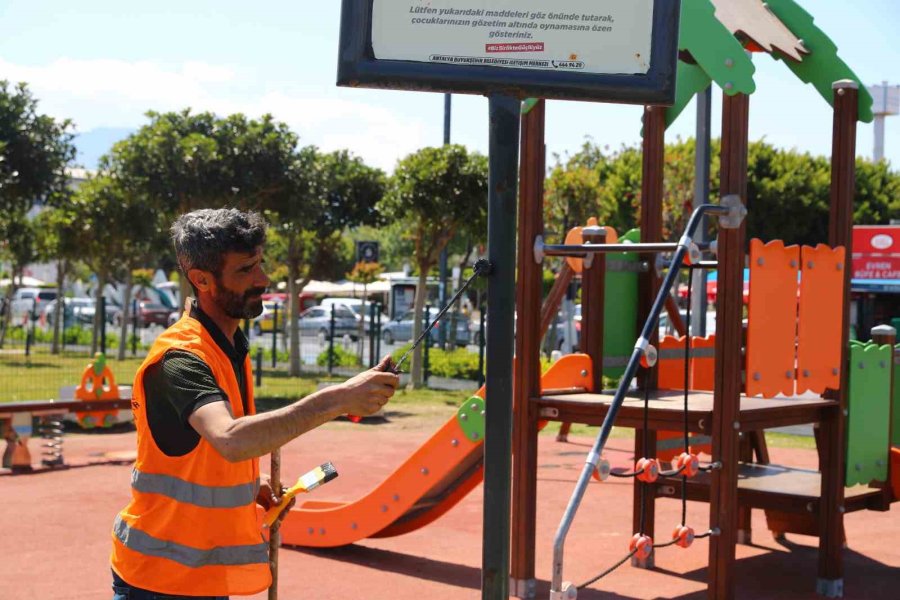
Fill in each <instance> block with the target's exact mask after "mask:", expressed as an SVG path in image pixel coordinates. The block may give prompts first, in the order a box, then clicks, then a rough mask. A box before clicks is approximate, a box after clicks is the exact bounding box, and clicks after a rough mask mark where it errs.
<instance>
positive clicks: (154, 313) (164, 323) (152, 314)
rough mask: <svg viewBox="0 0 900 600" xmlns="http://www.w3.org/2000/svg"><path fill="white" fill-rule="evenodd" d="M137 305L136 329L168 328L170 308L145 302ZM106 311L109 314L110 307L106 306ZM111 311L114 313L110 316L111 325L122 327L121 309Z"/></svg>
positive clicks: (131, 316) (130, 316)
mask: <svg viewBox="0 0 900 600" xmlns="http://www.w3.org/2000/svg"><path fill="white" fill-rule="evenodd" d="M137 305H138V306H137V308H138V327H147V326H148V325H160V326H161V327H168V326H169V314H171V312H172V309H171V308H170V307H168V306H164V305H162V304H157V303H155V302H146V301H141V302H138V303H137ZM106 310H107V313H109V311H110V307H109V306H107V308H106ZM112 310H114V311H115V312H114V313H113V316H112V321H113V324H114V325H117V326H120V325H122V309H121V308H118V307H116V308H115V309H112ZM107 318H109V317H107ZM128 318H129V319H132V318H134V316H133V315H129V316H128Z"/></svg>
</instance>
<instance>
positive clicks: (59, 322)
mask: <svg viewBox="0 0 900 600" xmlns="http://www.w3.org/2000/svg"><path fill="white" fill-rule="evenodd" d="M68 269H69V261H68V260H66V259H60V260H58V261H56V306H55V307H54V308H53V346H52V348H51V350H50V353H51V354H59V345H60V344H59V338H60V333H61V332H62V330H63V325H65V322H64V321H65V318H66V317H65V310H64V309H65V298H64V296H63V287H64V286H65V284H66V271H67V270H68Z"/></svg>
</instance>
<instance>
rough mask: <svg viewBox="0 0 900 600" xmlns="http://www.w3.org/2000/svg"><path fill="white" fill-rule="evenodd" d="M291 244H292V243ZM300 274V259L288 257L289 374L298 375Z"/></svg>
mask: <svg viewBox="0 0 900 600" xmlns="http://www.w3.org/2000/svg"><path fill="white" fill-rule="evenodd" d="M292 245H293V244H292ZM299 276H300V259H299V258H297V257H295V256H290V257H289V258H288V285H287V289H288V306H289V307H290V314H291V316H290V320H289V321H288V323H289V325H290V335H291V353H290V356H291V366H290V376H291V377H300V321H299V319H300V294H298V293H297V278H298V277H299Z"/></svg>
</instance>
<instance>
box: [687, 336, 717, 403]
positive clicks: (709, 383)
mask: <svg viewBox="0 0 900 600" xmlns="http://www.w3.org/2000/svg"><path fill="white" fill-rule="evenodd" d="M715 375H716V336H715V334H713V335H709V336H707V337H705V338H702V337H693V338H691V389H692V390H701V391H706V392H711V391H713V388H714V386H715V384H714V380H715Z"/></svg>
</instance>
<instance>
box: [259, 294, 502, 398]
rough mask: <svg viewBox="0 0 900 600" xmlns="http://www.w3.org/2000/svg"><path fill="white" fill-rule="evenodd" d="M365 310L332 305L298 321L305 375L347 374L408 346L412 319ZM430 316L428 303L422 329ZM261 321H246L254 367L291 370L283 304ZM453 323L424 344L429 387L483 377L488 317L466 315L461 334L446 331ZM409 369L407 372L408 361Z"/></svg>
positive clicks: (443, 325)
mask: <svg viewBox="0 0 900 600" xmlns="http://www.w3.org/2000/svg"><path fill="white" fill-rule="evenodd" d="M366 313H367V314H366V315H365V318H364V319H360V318H358V317H351V316H349V315H345V316H342V315H341V310H340V308H337V307H335V306H332V307H330V309H323V310H321V311H315V312H314V313H313V315H312V316H309V315H308V316H306V317H305V318H301V319H300V322H299V324H298V333H299V336H298V337H299V344H298V346H299V355H300V371H301V373H302V374H319V375H347V374H351V373H355V372H359V371H361V370H363V369H368V368H372V367H374V366H375V365H376V364H377V363H378V362H379V361H380V360H381V358H382V357H384V356H386V355H387V354H392V355H394V356H395V357H396V356H397V355H398V354H400V353H402V352H403V351H404V350H405V349H406V348H408V347H409V346H410V344H411V343H412V341H413V340H412V324H411V323H407V322H404V321H402V320H400V319H394V320H390V319H388V317H387V316H386V315H385V314H384V313H383V306H382V305H380V304H378V303H370V304H368V305H367V309H366ZM429 314H433V312H432V311H431V307H426V310H425V312H424V314H423V325H422V328H423V329H424V328H425V327H427V325H428V322H427V315H429ZM316 315H320V316H316ZM460 318H462V317H460ZM262 323H265V324H264V325H262V324H261V323H260V322H259V321H257V322H254V323H250V322H245V324H244V330H245V333H246V334H247V336H248V338H249V340H250V346H251V352H252V353H253V360H254V365H256V366H257V370H261V372H262V374H263V376H264V374H265V372H266V371H287V370H288V369H289V366H290V358H291V354H290V339H289V334H288V327H287V319H285V312H284V310H283V307H282V306H280V305H276V307H275V310H273V311H272V314H271V315H269V319H268V320H267V321H263V322H262ZM451 325H454V323H453V320H452V319H447V320H446V323H441V324H439V325H438V326H436V327H435V329H433V330H432V331H431V333H430V334H429V336H428V340H427V341H426V342H423V343H422V348H423V363H424V365H423V366H424V377H425V382H426V385H427V384H428V382H429V380H430V379H432V378H434V377H437V378H441V379H466V380H468V381H474V382H477V383H479V385H480V384H481V383H483V381H484V348H485V344H484V340H485V335H484V319H481V320H480V321H479V320H477V319H476V320H475V321H474V322H473V321H471V320H470V319H469V317H465V322H464V323H456V324H455V325H456V327H457V329H458V330H459V332H460V336H459V337H457V338H455V336H451V335H449V334H448V333H447V331H446V329H447V328H448V327H449V326H451ZM442 329H443V331H442ZM463 329H465V332H466V333H465V336H463V335H462V331H463ZM441 337H443V338H444V341H445V344H444V347H443V348H441V347H440V344H439V342H438V340H439V339H440V338H441ZM451 344H452V346H453V347H451ZM435 361H437V364H435ZM259 367H262V368H261V369H260V368H259ZM405 367H406V369H407V370H408V368H409V365H408V364H406V365H405Z"/></svg>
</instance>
